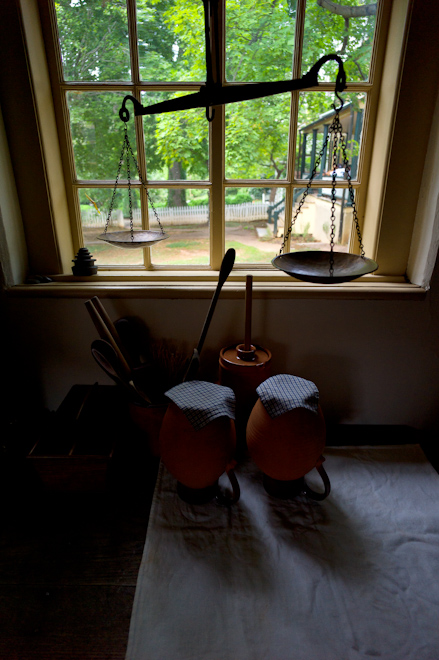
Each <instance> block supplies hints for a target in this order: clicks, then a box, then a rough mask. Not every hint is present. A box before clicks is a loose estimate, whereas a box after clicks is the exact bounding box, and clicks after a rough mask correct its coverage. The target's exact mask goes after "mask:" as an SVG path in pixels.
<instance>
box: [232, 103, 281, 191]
mask: <svg viewBox="0 0 439 660" xmlns="http://www.w3.org/2000/svg"><path fill="white" fill-rule="evenodd" d="M290 104H291V95H290V94H279V95H278V96H270V97H268V98H265V99H254V100H252V101H245V102H244V103H235V104H230V105H226V177H227V178H228V179H284V178H285V177H286V168H287V156H288V129H289V122H290Z"/></svg>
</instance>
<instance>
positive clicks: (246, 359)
mask: <svg viewBox="0 0 439 660" xmlns="http://www.w3.org/2000/svg"><path fill="white" fill-rule="evenodd" d="M247 353H249V354H250V355H248V354H247ZM270 373H271V353H270V351H269V350H268V349H266V348H262V346H254V345H253V344H252V345H251V346H250V350H249V351H248V352H246V351H245V350H244V344H238V345H237V346H228V347H226V348H223V349H221V351H220V357H219V382H220V385H225V386H226V387H230V388H231V389H232V390H233V391H234V393H235V397H236V414H237V417H238V416H240V417H245V422H246V423H247V419H248V416H249V415H250V413H251V410H252V408H253V406H254V404H255V402H256V401H257V399H258V395H257V393H256V388H257V387H258V386H259V385H260V384H261V383H262V382H263V381H264V380H266V379H267V378H268V377H269V376H270Z"/></svg>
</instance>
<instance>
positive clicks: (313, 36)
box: [302, 0, 378, 82]
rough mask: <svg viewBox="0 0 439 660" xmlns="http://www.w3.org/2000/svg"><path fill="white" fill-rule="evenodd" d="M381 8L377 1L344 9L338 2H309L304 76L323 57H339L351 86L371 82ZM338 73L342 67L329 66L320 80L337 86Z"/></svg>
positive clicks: (351, 0)
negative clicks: (374, 47) (376, 32)
mask: <svg viewBox="0 0 439 660" xmlns="http://www.w3.org/2000/svg"><path fill="white" fill-rule="evenodd" d="M377 5H378V2H376V0H346V1H345V2H343V7H342V6H341V3H335V2H327V3H323V2H322V3H320V2H314V1H312V2H307V3H306V14H305V33H304V40H303V56H302V74H304V73H306V72H307V71H309V69H310V68H311V67H312V65H313V64H315V62H317V61H318V60H319V59H320V58H321V57H323V55H327V54H328V53H337V55H339V56H340V57H341V59H342V60H343V64H344V68H345V71H346V77H347V80H348V82H349V81H363V80H368V79H369V72H370V59H371V56H372V46H373V38H374V32H375V22H376V21H375V19H376V12H377ZM341 10H343V15H342V13H341ZM337 71H338V64H337V63H336V62H328V63H327V64H325V65H324V66H323V67H322V68H321V69H320V75H319V80H320V81H321V82H323V81H326V82H335V79H336V75H337Z"/></svg>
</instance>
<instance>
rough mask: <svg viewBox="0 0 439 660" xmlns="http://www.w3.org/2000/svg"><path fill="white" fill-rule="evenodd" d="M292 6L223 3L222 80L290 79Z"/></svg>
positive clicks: (263, 0)
mask: <svg viewBox="0 0 439 660" xmlns="http://www.w3.org/2000/svg"><path fill="white" fill-rule="evenodd" d="M294 5H295V3H293V2H285V3H283V2H282V3H279V2H272V0H258V2H253V0H252V1H250V0H244V1H243V0H227V2H226V78H227V80H228V81H229V82H237V81H242V82H258V81H266V80H283V79H285V78H291V71H292V62H293V52H294V30H295V18H296V10H295V6H294Z"/></svg>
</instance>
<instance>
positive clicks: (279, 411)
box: [256, 374, 319, 419]
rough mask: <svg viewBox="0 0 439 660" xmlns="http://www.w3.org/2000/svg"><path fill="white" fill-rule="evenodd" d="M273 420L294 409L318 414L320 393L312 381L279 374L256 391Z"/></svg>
mask: <svg viewBox="0 0 439 660" xmlns="http://www.w3.org/2000/svg"><path fill="white" fill-rule="evenodd" d="M256 391H257V393H258V396H259V398H260V399H261V401H262V404H263V405H264V408H265V410H266V411H267V412H268V414H269V415H270V417H271V418H273V419H274V418H275V417H279V415H283V414H284V413H286V412H288V411H289V410H293V408H307V409H308V410H311V411H312V412H314V413H317V411H318V406H319V391H318V389H317V387H316V385H315V384H314V383H313V382H311V381H310V380H305V379H304V378H299V377H298V376H291V375H290V374H279V375H277V376H271V378H267V380H264V382H263V383H261V384H260V385H259V387H258V388H257V389H256Z"/></svg>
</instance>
